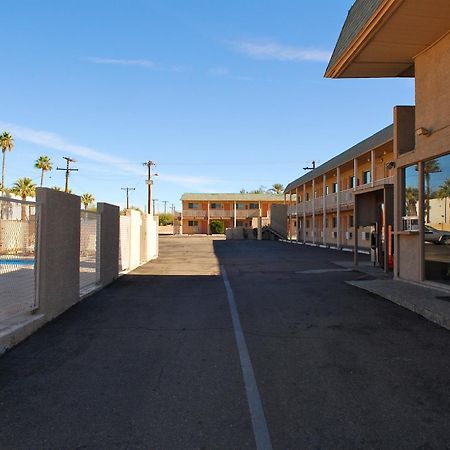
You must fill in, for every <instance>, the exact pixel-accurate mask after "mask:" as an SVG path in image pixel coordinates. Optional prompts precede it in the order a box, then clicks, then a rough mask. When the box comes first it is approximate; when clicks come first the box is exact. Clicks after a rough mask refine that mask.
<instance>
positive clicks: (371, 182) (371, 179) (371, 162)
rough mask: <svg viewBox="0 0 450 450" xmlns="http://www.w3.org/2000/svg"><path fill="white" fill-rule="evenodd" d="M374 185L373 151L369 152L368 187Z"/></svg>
mask: <svg viewBox="0 0 450 450" xmlns="http://www.w3.org/2000/svg"><path fill="white" fill-rule="evenodd" d="M374 184H375V150H371V151H370V185H371V186H372V187H373V186H374Z"/></svg>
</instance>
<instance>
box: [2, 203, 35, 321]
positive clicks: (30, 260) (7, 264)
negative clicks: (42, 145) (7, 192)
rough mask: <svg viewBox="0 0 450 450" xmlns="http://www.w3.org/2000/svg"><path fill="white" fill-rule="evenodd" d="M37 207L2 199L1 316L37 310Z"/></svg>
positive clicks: (33, 204) (32, 204) (31, 204)
mask: <svg viewBox="0 0 450 450" xmlns="http://www.w3.org/2000/svg"><path fill="white" fill-rule="evenodd" d="M37 222H38V208H37V206H36V204H35V203H34V202H27V201H22V200H15V199H12V198H8V197H0V317H2V316H3V317H5V316H9V315H14V314H17V313H19V312H23V311H31V310H33V309H36V307H37V302H36V282H35V252H36V230H37Z"/></svg>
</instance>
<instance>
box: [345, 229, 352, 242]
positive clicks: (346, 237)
mask: <svg viewBox="0 0 450 450" xmlns="http://www.w3.org/2000/svg"><path fill="white" fill-rule="evenodd" d="M352 237H353V233H352V232H351V231H346V232H345V239H347V240H349V239H352Z"/></svg>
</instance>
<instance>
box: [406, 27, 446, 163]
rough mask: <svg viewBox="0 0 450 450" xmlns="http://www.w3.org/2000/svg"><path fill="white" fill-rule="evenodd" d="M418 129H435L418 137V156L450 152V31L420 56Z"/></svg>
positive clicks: (417, 88)
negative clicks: (428, 134) (429, 133)
mask: <svg viewBox="0 0 450 450" xmlns="http://www.w3.org/2000/svg"><path fill="white" fill-rule="evenodd" d="M415 66H416V129H417V128H419V127H424V128H427V129H429V130H431V132H432V134H431V135H430V136H416V151H415V153H416V155H415V156H416V159H417V160H420V159H425V158H428V157H433V156H436V155H439V154H443V153H447V152H450V33H449V34H447V35H446V36H444V37H443V38H442V39H441V40H440V41H438V42H437V43H436V44H434V45H433V46H432V47H430V48H429V49H427V50H426V51H424V52H423V53H421V54H420V55H419V56H417V58H416V60H415Z"/></svg>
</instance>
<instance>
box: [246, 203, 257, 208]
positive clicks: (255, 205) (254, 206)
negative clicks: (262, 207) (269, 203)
mask: <svg viewBox="0 0 450 450" xmlns="http://www.w3.org/2000/svg"><path fill="white" fill-rule="evenodd" d="M248 209H259V204H258V203H250V205H249V207H248Z"/></svg>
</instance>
